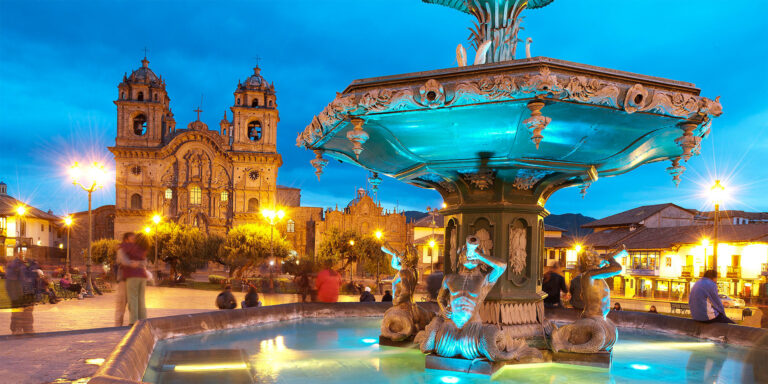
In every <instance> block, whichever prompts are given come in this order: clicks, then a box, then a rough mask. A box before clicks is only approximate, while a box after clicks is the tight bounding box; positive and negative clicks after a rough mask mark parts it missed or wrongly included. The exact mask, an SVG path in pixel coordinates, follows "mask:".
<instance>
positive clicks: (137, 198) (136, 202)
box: [131, 193, 141, 209]
mask: <svg viewBox="0 0 768 384" xmlns="http://www.w3.org/2000/svg"><path fill="white" fill-rule="evenodd" d="M131 209H141V195H139V194H138V193H134V194H133V195H132V196H131Z"/></svg>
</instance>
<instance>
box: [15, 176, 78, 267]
mask: <svg viewBox="0 0 768 384" xmlns="http://www.w3.org/2000/svg"><path fill="white" fill-rule="evenodd" d="M19 207H23V208H22V209H19ZM20 212H21V214H20ZM66 242H67V234H66V230H65V229H63V222H62V219H61V218H60V217H58V216H56V215H54V214H53V212H51V211H48V212H45V211H43V210H40V209H37V208H35V207H33V206H31V205H29V204H26V203H24V202H23V201H20V200H17V199H15V198H13V197H12V196H10V195H8V186H7V185H6V184H5V183H3V182H0V244H1V245H2V247H3V248H2V255H1V256H0V257H3V258H6V259H10V258H12V257H13V256H14V253H13V252H14V247H15V246H16V245H17V244H18V243H21V244H22V245H25V246H26V248H27V252H28V253H27V257H28V258H30V259H33V260H36V261H37V262H39V263H58V262H63V260H64V257H65V255H66V250H65V249H63V247H66ZM60 246H62V248H59V247H60Z"/></svg>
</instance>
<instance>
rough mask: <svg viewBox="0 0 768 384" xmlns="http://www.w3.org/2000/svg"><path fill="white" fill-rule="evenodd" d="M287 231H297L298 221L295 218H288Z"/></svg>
mask: <svg viewBox="0 0 768 384" xmlns="http://www.w3.org/2000/svg"><path fill="white" fill-rule="evenodd" d="M285 231H286V232H288V233H293V232H296V222H294V221H293V220H288V222H287V223H286V225H285Z"/></svg>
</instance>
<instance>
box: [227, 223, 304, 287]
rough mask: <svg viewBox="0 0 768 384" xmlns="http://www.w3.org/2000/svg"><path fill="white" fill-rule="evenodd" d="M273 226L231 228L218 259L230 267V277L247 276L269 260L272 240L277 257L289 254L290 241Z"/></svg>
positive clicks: (260, 225) (244, 225)
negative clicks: (273, 228)
mask: <svg viewBox="0 0 768 384" xmlns="http://www.w3.org/2000/svg"><path fill="white" fill-rule="evenodd" d="M270 231H272V227H271V226H268V225H263V224H243V225H238V226H236V227H234V228H232V229H230V230H229V233H227V237H226V238H225V239H224V242H223V243H222V245H221V251H220V252H219V255H218V258H217V260H216V261H218V262H219V263H220V264H223V265H225V266H227V267H229V277H232V276H233V275H236V276H243V277H244V276H246V275H248V274H249V273H250V272H251V271H252V270H253V269H255V268H257V267H258V266H259V265H260V264H261V263H263V262H265V261H268V258H269V255H270V242H272V243H273V249H274V255H275V257H276V258H284V257H286V256H288V252H289V251H290V249H291V246H290V244H289V243H288V241H287V240H286V239H285V238H284V237H283V236H282V235H281V234H280V232H279V231H277V230H274V232H273V233H272V237H271V241H270Z"/></svg>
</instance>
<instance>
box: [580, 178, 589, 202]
mask: <svg viewBox="0 0 768 384" xmlns="http://www.w3.org/2000/svg"><path fill="white" fill-rule="evenodd" d="M590 186H592V181H591V180H585V181H584V182H583V183H581V185H579V193H580V194H581V198H582V199H583V198H584V197H586V196H587V190H588V189H589V187H590Z"/></svg>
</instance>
